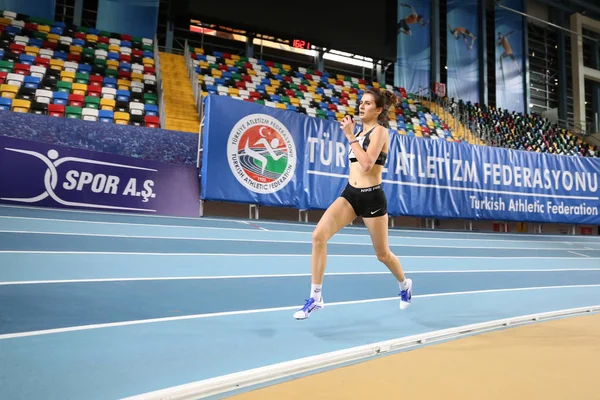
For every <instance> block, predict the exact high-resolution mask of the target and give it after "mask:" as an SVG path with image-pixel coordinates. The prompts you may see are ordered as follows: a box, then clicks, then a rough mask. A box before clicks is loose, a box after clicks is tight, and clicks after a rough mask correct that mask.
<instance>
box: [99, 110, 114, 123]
mask: <svg viewBox="0 0 600 400" xmlns="http://www.w3.org/2000/svg"><path fill="white" fill-rule="evenodd" d="M98 118H99V119H100V122H110V123H113V122H114V113H113V112H112V111H110V110H100V111H98Z"/></svg>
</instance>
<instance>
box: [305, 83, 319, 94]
mask: <svg viewBox="0 0 600 400" xmlns="http://www.w3.org/2000/svg"><path fill="white" fill-rule="evenodd" d="M306 90H307V91H308V92H311V93H315V92H316V91H317V88H316V87H315V86H312V85H311V86H307V87H306Z"/></svg>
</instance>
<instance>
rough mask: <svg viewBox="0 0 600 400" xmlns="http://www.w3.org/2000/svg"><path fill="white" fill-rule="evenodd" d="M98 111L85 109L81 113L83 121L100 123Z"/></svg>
mask: <svg viewBox="0 0 600 400" xmlns="http://www.w3.org/2000/svg"><path fill="white" fill-rule="evenodd" d="M98 114H99V112H98V109H95V108H84V109H83V110H82V112H81V119H83V120H84V121H94V122H96V121H98Z"/></svg>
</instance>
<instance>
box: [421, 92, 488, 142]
mask: <svg viewBox="0 0 600 400" xmlns="http://www.w3.org/2000/svg"><path fill="white" fill-rule="evenodd" d="M421 103H423V105H424V106H426V107H428V108H429V109H430V110H431V112H433V113H435V114H436V115H438V116H440V118H442V116H443V117H444V118H445V122H446V123H447V124H448V126H450V127H452V128H454V127H455V126H458V130H453V133H454V135H455V136H456V137H458V138H459V139H461V140H464V141H466V142H468V143H470V144H476V145H479V146H486V144H485V142H484V141H483V140H481V139H479V138H477V137H475V136H473V135H472V134H471V133H470V132H469V131H468V129H467V127H466V126H464V125H463V124H462V123H460V122H458V121H456V120H455V119H454V117H453V116H452V115H450V113H447V114H446V115H444V109H443V108H442V107H441V106H439V105H438V104H437V103H435V102H431V103H430V102H428V101H427V100H421Z"/></svg>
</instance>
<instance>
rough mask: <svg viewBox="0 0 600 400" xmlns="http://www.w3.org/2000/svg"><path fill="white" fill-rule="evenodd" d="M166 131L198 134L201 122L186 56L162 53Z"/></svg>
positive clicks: (161, 66) (161, 64)
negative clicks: (188, 72)
mask: <svg viewBox="0 0 600 400" xmlns="http://www.w3.org/2000/svg"><path fill="white" fill-rule="evenodd" d="M160 68H161V74H162V81H163V98H164V101H165V121H166V127H165V128H166V129H169V130H176V131H184V132H193V133H198V131H199V126H200V120H199V118H198V110H197V109H196V104H195V103H194V94H193V92H192V84H191V82H190V78H189V77H188V74H187V67H186V64H185V58H184V56H180V55H177V54H170V53H163V52H161V53H160Z"/></svg>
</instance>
